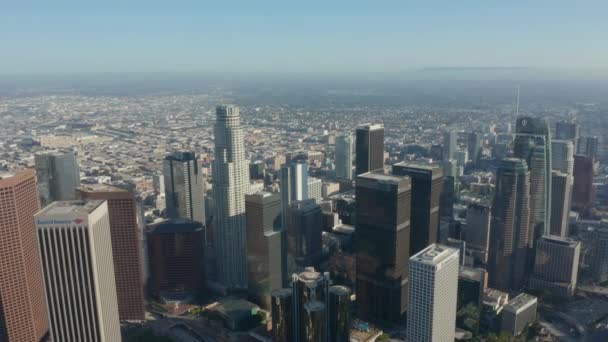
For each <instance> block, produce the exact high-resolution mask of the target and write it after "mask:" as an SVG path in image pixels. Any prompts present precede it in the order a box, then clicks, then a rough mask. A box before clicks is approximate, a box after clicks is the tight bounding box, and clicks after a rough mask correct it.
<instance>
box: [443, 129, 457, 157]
mask: <svg viewBox="0 0 608 342" xmlns="http://www.w3.org/2000/svg"><path fill="white" fill-rule="evenodd" d="M457 147H458V135H456V131H454V130H452V129H450V130H448V131H446V132H445V133H444V134H443V149H444V153H443V158H444V159H445V160H452V159H456V148H457Z"/></svg>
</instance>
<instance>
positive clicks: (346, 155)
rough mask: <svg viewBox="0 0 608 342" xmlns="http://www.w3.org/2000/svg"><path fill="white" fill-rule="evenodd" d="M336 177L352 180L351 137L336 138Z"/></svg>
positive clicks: (348, 135)
mask: <svg viewBox="0 0 608 342" xmlns="http://www.w3.org/2000/svg"><path fill="white" fill-rule="evenodd" d="M334 159H335V165H336V177H337V178H340V179H353V136H352V135H350V134H347V135H341V136H339V137H337V138H336V153H335V157H334Z"/></svg>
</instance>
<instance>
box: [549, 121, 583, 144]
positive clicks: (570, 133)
mask: <svg viewBox="0 0 608 342" xmlns="http://www.w3.org/2000/svg"><path fill="white" fill-rule="evenodd" d="M578 131H579V126H578V124H577V123H575V122H572V121H565V120H563V121H558V122H557V123H556V124H555V138H556V139H559V140H572V141H574V142H576V139H578Z"/></svg>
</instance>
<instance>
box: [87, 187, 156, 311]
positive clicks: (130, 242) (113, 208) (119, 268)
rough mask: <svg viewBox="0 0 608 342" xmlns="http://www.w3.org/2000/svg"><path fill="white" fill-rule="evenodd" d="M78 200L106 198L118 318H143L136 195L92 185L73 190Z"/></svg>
mask: <svg viewBox="0 0 608 342" xmlns="http://www.w3.org/2000/svg"><path fill="white" fill-rule="evenodd" d="M76 192H77V197H78V198H79V199H81V200H105V201H106V202H107V205H108V214H109V215H110V234H111V238H112V258H113V260H114V276H115V278H116V297H117V299H118V313H119V316H120V320H121V321H143V320H145V312H144V292H143V284H144V279H143V275H142V270H143V267H142V263H143V260H142V259H143V252H142V248H143V247H142V246H141V245H140V244H141V240H142V238H141V235H142V234H143V232H142V231H140V229H139V226H138V224H137V214H136V205H135V195H134V194H133V193H132V192H130V191H126V190H123V189H120V188H117V187H114V186H111V185H107V184H91V185H85V186H81V187H80V188H78V189H76Z"/></svg>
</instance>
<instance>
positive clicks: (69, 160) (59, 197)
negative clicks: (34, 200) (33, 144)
mask: <svg viewBox="0 0 608 342" xmlns="http://www.w3.org/2000/svg"><path fill="white" fill-rule="evenodd" d="M34 161H35V164H36V177H37V179H38V193H39V194H40V203H41V205H42V207H46V206H47V205H49V204H51V203H52V202H54V201H67V200H73V199H75V193H74V190H75V189H76V188H77V187H79V186H80V169H79V168H78V162H77V161H76V157H74V153H73V152H59V151H54V152H46V153H41V154H36V155H35V156H34Z"/></svg>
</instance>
